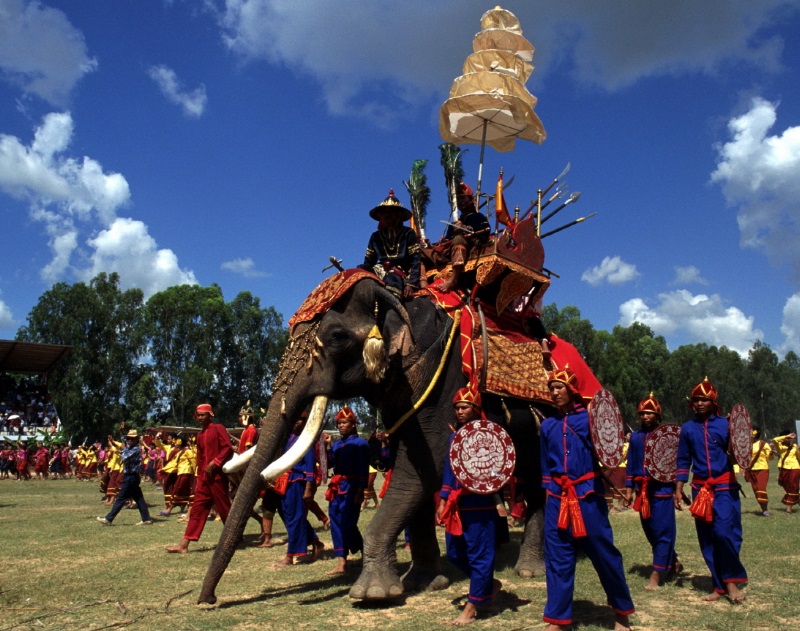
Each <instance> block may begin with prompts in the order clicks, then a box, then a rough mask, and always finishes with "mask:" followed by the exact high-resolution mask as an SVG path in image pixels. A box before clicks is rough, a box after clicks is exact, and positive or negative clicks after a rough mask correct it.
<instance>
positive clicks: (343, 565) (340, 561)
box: [325, 557, 347, 576]
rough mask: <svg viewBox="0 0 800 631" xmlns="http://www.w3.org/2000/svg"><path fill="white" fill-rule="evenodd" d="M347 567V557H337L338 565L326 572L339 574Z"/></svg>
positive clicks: (331, 574) (329, 574)
mask: <svg viewBox="0 0 800 631" xmlns="http://www.w3.org/2000/svg"><path fill="white" fill-rule="evenodd" d="M346 569H347V559H345V558H344V557H337V562H336V567H335V568H333V569H332V570H331V571H330V572H325V573H326V574H327V575H328V576H335V575H337V574H344V573H345V570H346Z"/></svg>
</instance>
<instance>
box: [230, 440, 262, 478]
mask: <svg viewBox="0 0 800 631" xmlns="http://www.w3.org/2000/svg"><path fill="white" fill-rule="evenodd" d="M255 452H256V448H255V445H253V446H252V447H250V449H248V450H247V451H245V452H243V453H240V454H233V457H232V458H231V459H230V460H228V462H226V463H225V464H224V465H222V471H223V472H225V473H234V472H235V471H241V470H242V469H244V468H245V467H246V466H247V463H248V462H250V459H251V458H252V457H253V454H254V453H255Z"/></svg>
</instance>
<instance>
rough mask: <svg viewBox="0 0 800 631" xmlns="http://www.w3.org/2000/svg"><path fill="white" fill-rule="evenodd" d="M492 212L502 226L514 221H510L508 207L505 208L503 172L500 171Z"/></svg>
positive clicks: (511, 223)
mask: <svg viewBox="0 0 800 631" xmlns="http://www.w3.org/2000/svg"><path fill="white" fill-rule="evenodd" d="M494 212H495V216H496V217H497V221H499V222H500V223H501V224H503V225H504V226H508V225H512V226H513V224H514V222H513V221H512V219H511V217H510V216H509V215H508V209H507V208H506V200H505V198H504V197H503V172H502V171H500V176H499V177H498V178H497V192H496V193H495V196H494Z"/></svg>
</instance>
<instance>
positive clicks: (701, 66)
mask: <svg viewBox="0 0 800 631" xmlns="http://www.w3.org/2000/svg"><path fill="white" fill-rule="evenodd" d="M489 7H490V5H488V4H487V3H486V2H483V1H482V0H461V1H460V2H457V3H455V2H453V3H446V2H429V1H427V0H408V1H407V2H403V3H394V4H392V17H391V20H390V21H387V17H386V10H385V3H382V2H374V0H351V1H350V2H348V3H347V8H346V9H343V8H342V5H341V4H339V3H331V2H328V1H327V0H305V1H304V2H302V3H298V2H286V1H280V0H226V1H225V3H224V8H223V9H222V10H221V11H220V13H219V15H218V19H219V22H220V25H221V28H222V32H223V39H224V41H225V43H226V44H227V45H228V46H229V47H230V49H231V50H233V51H234V52H236V53H237V54H239V55H241V56H242V57H244V58H247V59H266V60H267V61H269V62H270V63H273V64H275V65H282V66H286V67H288V68H290V69H292V70H293V71H295V72H297V73H302V74H308V75H311V76H312V77H315V78H316V79H317V81H319V83H320V86H321V88H322V94H323V96H324V98H325V99H326V102H327V104H328V108H329V110H330V111H331V112H333V113H336V114H348V115H353V116H362V117H366V118H370V119H371V120H372V121H373V122H375V123H378V124H385V125H388V124H391V123H392V122H393V121H394V120H395V119H396V118H397V117H401V116H402V115H403V112H404V111H405V110H407V109H408V108H413V107H417V106H419V105H420V104H429V103H430V102H431V99H432V97H435V100H439V99H440V98H441V97H442V96H443V93H442V91H443V90H444V89H446V86H449V85H450V83H451V82H452V80H453V79H454V78H455V77H456V75H458V74H460V70H461V67H462V64H463V62H464V59H465V58H466V56H467V55H468V54H469V53H470V52H472V48H471V43H472V37H473V36H474V34H475V33H476V32H478V31H479V30H480V21H479V18H480V16H481V15H482V14H483V12H484V11H486V10H487V8H489ZM506 8H510V9H511V10H512V11H513V12H514V13H515V14H516V16H517V17H518V18H519V20H520V23H521V25H522V28H523V34H524V36H525V37H527V38H528V39H529V40H530V41H531V42H532V43H533V45H534V46H535V47H536V48H537V54H536V59H535V64H536V72H535V75H534V76H535V78H536V80H537V82H538V85H542V80H543V79H544V78H546V76H547V75H548V73H550V72H553V71H554V70H555V69H556V67H558V70H559V72H562V73H563V72H569V71H570V70H571V71H572V73H573V75H574V78H575V79H576V81H578V82H579V83H582V84H584V85H591V86H597V87H600V88H601V89H606V90H615V89H620V88H622V87H624V86H627V85H631V84H633V83H634V82H636V81H637V80H639V79H641V78H644V77H650V76H660V75H682V74H691V73H714V72H715V71H716V69H717V68H718V67H719V66H721V65H722V64H723V63H738V64H747V65H750V66H755V67H758V68H760V69H762V70H765V71H775V70H777V69H778V68H779V66H780V54H781V53H782V41H781V40H779V39H777V38H773V39H765V38H764V37H759V31H760V29H762V28H763V27H764V26H766V25H769V24H771V23H772V21H773V20H774V19H775V17H776V15H779V14H780V12H781V11H783V12H787V11H796V10H797V5H796V3H793V2H791V0H760V1H755V2H747V3H716V2H704V3H697V2H691V1H689V0H674V1H673V2H669V3H653V2H614V3H609V2H602V3H598V2H596V1H594V0H573V1H572V2H569V3H564V2H560V3H555V2H553V3H541V2H537V3H519V4H518V5H515V6H513V7H506ZM620 33H624V36H623V37H620Z"/></svg>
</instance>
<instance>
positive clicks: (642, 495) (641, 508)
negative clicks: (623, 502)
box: [633, 475, 650, 519]
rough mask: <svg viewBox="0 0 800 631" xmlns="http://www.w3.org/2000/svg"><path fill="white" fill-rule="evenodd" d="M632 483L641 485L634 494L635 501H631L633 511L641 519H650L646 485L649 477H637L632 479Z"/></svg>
mask: <svg viewBox="0 0 800 631" xmlns="http://www.w3.org/2000/svg"><path fill="white" fill-rule="evenodd" d="M633 481H634V482H638V483H639V484H641V485H642V486H641V487H640V488H639V492H638V493H637V494H636V499H635V500H634V501H633V510H635V511H636V512H638V513H639V514H640V515H641V516H642V519H650V498H649V497H648V496H647V484H648V482H649V481H650V477H649V476H646V475H637V476H636V477H635V478H633Z"/></svg>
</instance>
